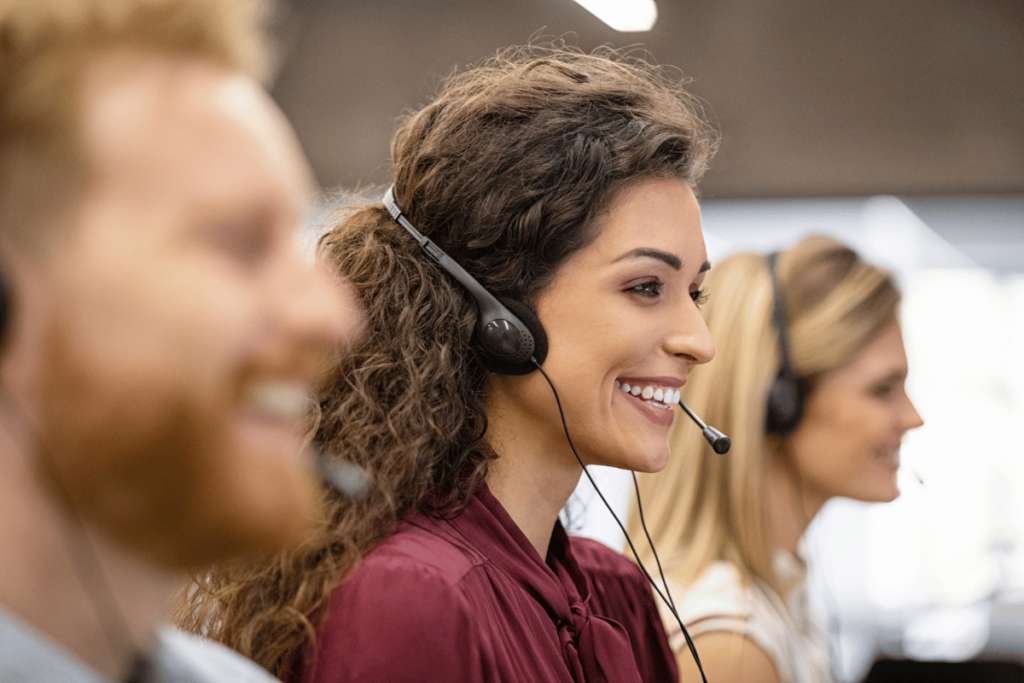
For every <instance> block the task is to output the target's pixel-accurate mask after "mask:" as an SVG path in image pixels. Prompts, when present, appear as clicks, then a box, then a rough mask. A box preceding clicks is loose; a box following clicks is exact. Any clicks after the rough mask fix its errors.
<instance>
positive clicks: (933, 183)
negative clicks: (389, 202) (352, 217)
mask: <svg viewBox="0 0 1024 683" xmlns="http://www.w3.org/2000/svg"><path fill="white" fill-rule="evenodd" d="M284 9H285V15H284V20H283V23H282V24H281V36H282V43H283V45H284V46H285V49H284V51H283V55H284V60H283V62H282V64H281V67H280V69H279V71H278V73H277V76H276V80H275V82H274V84H273V93H274V95H275V97H276V98H277V100H278V101H279V102H280V104H281V106H282V108H283V109H284V110H285V112H286V113H287V114H288V115H289V117H290V118H291V119H292V121H293V122H294V124H295V126H296V128H297V130H298V132H299V137H300V139H301V140H302V143H303V145H304V146H305V148H306V151H307V153H308V154H309V156H310V158H311V160H312V162H313V166H314V169H315V171H316V173H317V175H318V177H319V180H320V182H321V184H322V185H323V186H324V187H325V188H332V187H335V186H344V187H348V188H352V187H356V186H358V185H360V184H368V183H384V182H386V181H387V179H388V171H389V165H388V164H389V162H388V145H389V140H390V136H391V133H392V130H393V126H394V121H395V119H396V117H397V116H398V115H399V114H401V113H402V111H403V110H405V109H407V108H414V107H417V106H419V105H421V104H423V103H425V102H426V101H427V100H428V99H429V98H430V95H431V93H432V92H433V91H434V88H435V86H436V84H437V82H438V81H439V79H440V78H442V77H443V76H444V75H445V74H447V73H449V72H450V71H451V70H452V69H454V68H455V67H457V66H460V65H465V64H467V63H472V62H476V61H480V60H481V59H483V58H485V57H487V56H488V55H490V54H492V53H494V52H495V51H496V50H497V49H499V48H501V47H504V46H508V45H513V44H522V43H525V42H527V41H530V40H531V39H534V40H537V39H538V37H541V36H547V37H557V36H565V37H566V38H567V39H568V40H569V41H570V42H573V43H574V44H576V45H578V46H579V47H581V48H584V49H591V48H593V47H595V46H597V45H601V44H611V45H614V46H618V47H626V46H634V45H642V46H643V47H644V48H645V49H646V50H647V51H648V52H649V53H650V55H651V56H652V57H653V58H654V59H655V60H657V61H658V62H660V63H662V64H666V65H671V66H674V67H678V68H679V69H680V70H681V71H682V72H683V73H684V74H685V75H686V76H688V77H689V78H691V79H692V83H691V86H690V87H691V90H692V91H693V92H694V93H695V94H697V95H698V96H700V97H701V98H702V99H704V100H705V101H706V103H707V107H708V111H709V112H710V113H711V114H712V116H713V118H714V120H715V123H716V126H717V127H718V128H719V130H720V131H721V132H722V146H721V151H720V153H719V155H718V156H717V157H716V160H715V162H714V165H713V168H712V169H711V170H710V171H709V173H708V175H707V176H706V178H705V181H704V183H703V184H702V191H703V193H704V196H705V197H707V198H716V199H729V198H747V197H796V196H858V195H872V194H899V195H904V196H906V195H941V196H951V195H974V196H982V195H997V196H1001V197H1003V198H1005V197H1007V196H1009V197H1017V196H1018V195H1019V196H1021V197H1024V2H1021V1H1020V0H859V1H858V2H829V1H826V0H770V1H766V0H658V9H659V19H658V23H657V24H656V26H655V28H654V30H653V31H651V32H649V33H631V34H624V33H617V32H615V31H613V30H611V29H610V28H607V27H606V26H605V25H604V24H602V23H601V22H600V21H599V20H597V19H596V18H595V17H593V16H592V15H591V14H589V13H588V12H587V11H586V10H584V9H583V8H581V7H580V6H578V5H576V4H575V3H574V2H572V1H571V0H292V1H291V2H289V3H286V4H285V5H284Z"/></svg>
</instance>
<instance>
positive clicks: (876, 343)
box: [823, 320, 907, 385]
mask: <svg viewBox="0 0 1024 683" xmlns="http://www.w3.org/2000/svg"><path fill="white" fill-rule="evenodd" d="M830 374H831V376H832V380H833V381H834V382H837V383H842V384H856V385H861V384H870V383H873V382H877V381H879V380H880V379H885V378H889V377H893V378H897V379H902V378H904V377H905V376H906V374H907V352H906V350H905V348H904V346H903V333H902V332H901V330H900V325H899V322H898V321H896V320H892V321H891V322H890V323H889V324H888V325H886V326H885V327H884V328H883V329H882V331H881V332H879V333H878V334H877V335H875V337H874V338H873V339H872V340H871V341H869V342H868V343H867V345H866V346H864V348H862V349H861V350H860V351H858V352H857V353H856V354H854V356H853V357H852V358H851V359H850V361H849V362H848V363H846V364H845V365H843V366H842V367H839V368H836V369H835V370H834V371H833V372H832V373H830ZM828 380H829V375H826V376H825V381H828ZM823 384H824V382H823Z"/></svg>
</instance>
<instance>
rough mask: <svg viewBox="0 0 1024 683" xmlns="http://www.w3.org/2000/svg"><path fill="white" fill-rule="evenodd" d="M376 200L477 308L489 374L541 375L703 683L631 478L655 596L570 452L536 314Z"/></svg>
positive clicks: (390, 198)
mask: <svg viewBox="0 0 1024 683" xmlns="http://www.w3.org/2000/svg"><path fill="white" fill-rule="evenodd" d="M382 201H383V203H384V207H385V208H386V209H387V211H388V213H389V214H390V215H391V217H392V218H393V219H394V220H395V222H396V223H398V224H399V225H400V226H401V227H402V228H404V229H405V231H406V232H408V233H409V234H410V235H412V237H413V239H415V240H416V242H417V243H419V245H420V248H421V249H422V250H423V251H424V253H426V255H427V256H428V257H429V258H430V260H432V261H433V262H434V263H436V264H437V265H438V266H440V268H441V269H442V270H444V271H445V272H447V273H448V274H449V275H451V276H452V277H453V278H455V279H456V280H457V281H458V282H459V283H460V284H462V285H463V286H464V287H465V288H466V289H467V290H468V291H469V293H470V294H472V295H473V298H475V299H476V301H477V304H478V306H479V314H478V317H477V324H476V328H475V331H474V341H475V348H476V349H477V352H478V353H477V358H478V359H479V361H480V363H481V364H482V365H483V366H484V368H486V369H487V370H489V371H491V372H495V373H498V374H503V375H526V374H529V373H531V372H533V371H534V370H538V371H539V372H540V373H541V375H543V376H544V379H545V380H547V383H548V385H549V386H550V387H551V391H552V393H553V394H554V396H555V403H556V404H557V405H558V413H559V416H560V417H561V419H562V427H563V428H564V429H565V437H566V439H567V440H568V442H569V446H570V448H572V452H573V455H575V456H576V459H577V460H578V461H579V463H580V466H581V467H582V468H583V473H584V474H585V475H586V476H587V479H589V480H590V483H591V484H592V485H593V487H594V490H595V491H597V495H598V496H599V497H600V498H601V501H602V502H603V503H604V505H605V507H606V508H608V512H609V513H611V516H612V518H613V519H614V520H615V522H616V523H617V524H618V525H619V528H620V529H621V530H622V533H623V535H625V537H626V542H627V543H628V544H629V548H630V550H632V551H633V556H634V557H635V558H636V562H637V565H638V566H639V567H640V569H641V571H643V573H644V576H646V577H647V580H648V581H650V583H651V586H652V587H653V588H654V592H655V593H656V594H657V595H658V597H660V598H661V599H662V601H663V602H664V603H665V604H666V605H667V606H668V608H669V611H670V612H671V613H672V614H673V616H675V618H676V620H677V621H678V622H679V627H680V628H681V629H682V633H683V636H684V638H685V639H686V644H687V645H688V646H689V648H690V653H691V654H692V655H693V659H694V661H695V662H696V663H697V669H698V670H699V671H700V675H701V679H702V680H703V681H704V683H707V678H706V677H705V675H704V668H703V667H702V666H701V663H700V657H699V656H698V655H697V649H696V647H695V646H694V644H693V640H692V639H691V638H690V634H689V633H688V632H687V630H686V626H685V625H684V624H683V620H682V619H681V618H680V617H679V613H678V612H677V611H676V606H675V602H674V601H673V600H672V595H671V594H670V593H669V590H668V582H667V581H666V580H665V573H664V571H662V568H661V560H659V559H658V552H657V550H655V548H654V543H653V542H652V541H651V536H650V534H649V533H648V532H647V525H646V523H645V522H644V517H643V508H642V507H640V491H639V487H638V485H637V483H636V475H635V474H633V486H634V488H636V492H637V509H638V511H639V515H640V521H641V525H642V526H643V529H644V534H645V535H646V536H647V541H648V543H649V544H650V546H651V550H652V551H653V553H654V559H655V562H657V564H658V572H659V574H660V575H661V581H662V585H663V586H664V588H665V592H664V593H662V592H661V590H660V589H659V588H658V585H657V583H656V582H655V581H654V579H653V578H652V577H651V575H650V573H649V572H648V571H647V568H646V567H645V566H644V564H643V563H642V562H641V561H640V556H639V554H638V553H637V551H636V548H635V547H634V546H633V541H632V539H631V538H630V537H629V534H628V533H627V532H626V527H625V525H623V523H622V522H621V521H620V520H619V517H618V515H616V514H615V511H614V510H613V509H612V507H611V505H610V504H609V503H608V500H607V499H606V498H605V497H604V494H602V493H601V489H599V488H598V486H597V483H596V482H594V479H593V477H591V476H590V472H589V470H587V468H586V466H585V465H584V464H583V459H582V458H580V455H579V453H578V452H577V451H576V446H575V444H573V442H572V437H571V436H570V435H569V427H568V425H567V424H566V421H565V412H564V411H563V409H562V401H561V399H560V398H559V397H558V391H557V390H556V389H555V385H554V383H553V382H552V381H551V378H550V377H548V374H547V373H546V372H545V371H544V368H543V367H541V364H542V363H543V362H544V359H545V358H546V357H547V353H548V338H547V333H545V332H544V327H543V325H541V322H540V319H539V318H538V317H537V314H536V313H534V312H533V311H532V310H530V308H529V307H528V306H526V305H524V304H522V303H521V302H519V301H516V300H514V299H504V298H503V299H499V298H498V297H495V296H494V295H493V294H491V293H490V292H489V291H487V289H486V288H485V287H484V286H483V285H481V284H480V283H479V282H478V281H477V280H476V278H474V277H473V276H472V275H470V274H469V273H467V272H466V270H465V269H464V268H462V266H460V265H459V264H458V263H456V262H455V261H454V260H453V259H452V258H451V257H450V256H448V254H446V253H445V252H444V250H443V249H441V248H440V247H438V246H437V245H436V244H435V243H434V242H433V241H432V240H431V239H430V238H428V237H427V236H425V235H424V234H423V233H421V232H420V231H419V230H417V229H416V227H415V226H413V224H412V223H411V222H410V221H409V219H408V218H406V216H405V214H404V213H403V212H402V209H401V208H399V206H398V203H397V202H396V201H395V186H394V185H392V186H391V187H389V188H388V189H387V191H386V192H385V193H384V197H383V199H382ZM679 405H680V406H681V407H682V408H683V410H685V411H686V414H687V415H689V416H690V418H691V419H693V421H694V422H696V423H697V425H698V426H699V427H700V428H701V430H702V433H703V435H704V438H705V439H706V440H707V442H708V443H709V444H711V447H712V448H713V449H714V451H715V452H716V453H727V452H728V451H729V447H730V446H731V443H732V442H731V441H730V440H729V437H727V436H726V435H725V434H723V433H722V432H720V431H718V430H717V429H715V428H714V427H710V426H708V425H706V424H704V423H703V422H702V421H701V419H700V418H699V417H697V416H696V415H695V414H694V413H693V411H691V410H690V409H689V408H688V407H687V406H686V404H685V403H683V402H682V401H680V402H679Z"/></svg>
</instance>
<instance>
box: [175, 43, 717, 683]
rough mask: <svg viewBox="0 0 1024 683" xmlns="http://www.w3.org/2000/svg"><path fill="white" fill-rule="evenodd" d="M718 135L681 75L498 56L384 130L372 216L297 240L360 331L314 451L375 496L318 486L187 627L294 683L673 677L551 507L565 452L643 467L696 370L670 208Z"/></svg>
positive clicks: (616, 577)
mask: <svg viewBox="0 0 1024 683" xmlns="http://www.w3.org/2000/svg"><path fill="white" fill-rule="evenodd" d="M714 142H715V140H714V135H713V133H712V131H711V129H710V127H709V126H708V125H707V123H706V122H705V120H704V119H703V116H702V114H701V111H700V108H699V107H698V106H697V105H696V104H695V102H694V99H693V98H692V97H691V96H690V95H688V94H687V93H686V92H685V91H684V90H683V89H682V87H681V86H680V83H679V82H678V80H674V79H673V78H671V77H669V75H668V74H666V73H665V72H664V70H662V69H659V68H656V67H653V66H651V65H649V64H647V63H645V62H643V61H641V60H635V59H630V58H628V57H626V56H623V55H621V54H619V53H615V52H613V51H610V50H605V51H600V52H598V53H594V54H583V53H581V52H578V51H575V50H568V49H562V48H552V49H536V48H529V49H518V50H511V51H506V52H504V53H502V54H499V55H498V56H497V57H496V58H493V59H491V60H489V61H488V62H486V63H484V64H482V65H481V66H478V67H474V68H471V69H469V70H467V71H465V72H462V73H459V74H456V75H454V76H453V77H451V78H449V79H448V80H447V81H446V82H445V83H444V85H443V87H442V89H441V91H440V93H439V95H438V96H437V97H436V99H435V100H434V101H433V102H432V103H431V104H429V105H428V106H426V107H424V108H423V109H422V110H420V111H418V112H415V113H413V114H411V115H409V116H407V117H406V118H405V119H404V120H403V121H402V122H401V125H400V127H399V129H398V131H397V133H396V135H395V138H394V141H393V144H392V159H393V164H394V185H393V186H392V188H391V190H389V192H388V193H387V195H386V197H385V199H386V201H385V203H372V204H368V205H365V206H358V207H355V208H353V209H351V210H349V211H348V212H347V213H346V214H345V215H344V216H343V217H342V218H340V219H339V220H338V222H337V223H336V225H334V226H333V228H332V229H331V230H330V232H329V233H327V234H326V235H325V236H324V237H323V239H322V242H321V251H322V253H323V254H324V255H325V256H326V258H327V259H328V260H329V261H331V262H332V263H333V264H334V265H335V267H336V268H337V270H338V272H339V273H342V274H344V276H345V277H346V278H347V279H348V280H349V281H350V282H351V283H352V284H353V285H354V286H355V288H356V290H357V292H358V294H359V296H360V297H361V300H362V303H363V305H364V306H365V309H366V314H367V321H368V322H367V333H366V335H365V337H364V338H363V340H362V342H361V344H360V345H359V346H358V347H357V348H356V349H355V350H354V353H352V354H351V355H350V356H347V357H345V358H342V359H340V360H339V361H338V364H337V366H336V367H335V368H333V370H332V372H331V373H330V376H329V377H328V378H327V382H326V384H325V388H324V390H323V393H322V398H321V413H322V420H321V423H320V425H319V428H318V431H317V434H316V442H317V444H318V445H319V446H320V447H321V448H322V449H323V450H324V451H325V452H329V453H337V454H342V455H343V456H344V457H345V458H347V459H349V460H351V461H353V462H355V463H357V464H358V465H359V466H361V467H362V468H364V469H365V470H366V471H367V472H368V474H369V476H370V478H371V480H372V486H371V491H370V493H369V494H368V496H367V497H366V498H365V499H362V500H351V499H346V498H344V497H342V496H337V495H330V500H329V508H330V518H329V519H328V520H327V521H326V523H325V524H324V525H323V527H322V528H321V530H320V533H319V534H318V535H317V536H316V537H315V538H313V539H311V540H310V541H309V542H308V543H307V544H306V545H305V547H303V548H301V549H299V550H297V551H294V552H291V553H289V554H287V555H285V556H281V557H279V558H276V559H275V560H274V561H273V562H271V563H267V564H263V565H260V566H252V565H248V566H238V565H236V566H231V567H221V568H218V569H217V570H216V571H214V572H212V573H210V574H208V575H206V576H203V577H201V580H200V582H199V584H198V585H197V586H194V587H193V588H192V589H191V591H190V602H189V604H188V605H187V606H186V607H185V609H184V611H183V613H184V614H185V615H187V617H188V619H187V621H188V622H189V624H190V625H191V627H192V628H194V629H197V630H200V631H203V632H205V633H207V635H210V636H212V637H214V638H217V639H220V640H222V641H224V642H226V643H228V644H229V645H231V646H233V647H235V648H237V649H239V650H240V651H242V652H243V653H245V654H247V655H249V656H250V657H252V658H254V659H255V660H256V661H257V662H260V663H261V664H263V665H264V666H266V667H268V668H269V669H271V670H272V671H275V672H276V673H278V674H279V675H280V676H282V677H283V678H285V679H286V680H291V681H300V680H301V681H309V682H313V681H316V682H318V683H328V682H331V683H340V682H341V681H371V680H372V681H392V682H394V681H423V680H432V681H433V680H444V681H531V682H533V681H577V682H582V681H603V680H615V681H619V682H629V681H663V680H672V679H674V677H675V673H676V672H675V664H674V661H673V658H672V654H671V651H670V650H669V647H668V642H667V639H666V637H665V633H664V631H663V630H662V627H661V625H660V623H659V619H658V613H657V607H656V605H655V603H654V601H653V594H652V592H651V589H650V586H649V585H648V584H647V582H646V579H645V577H644V576H643V574H641V573H640V571H639V569H638V568H637V567H636V566H635V565H634V564H633V563H631V562H629V561H627V560H626V559H625V558H623V557H622V556H621V555H619V554H618V553H615V552H613V551H611V550H609V549H607V548H605V547H603V546H600V545H599V544H597V543H594V542H590V541H586V540H581V539H570V538H569V537H568V536H567V535H566V533H565V531H564V529H563V528H562V526H561V525H560V523H559V522H558V514H559V511H560V509H561V508H562V507H563V505H564V504H565V502H566V501H567V499H568V498H569V496H570V495H571V494H572V492H573V490H574V488H575V486H576V484H577V482H578V481H579V478H580V476H581V461H582V463H585V464H588V465H589V464H600V465H610V466H614V467H619V468H623V469H630V470H642V471H648V472H654V471H658V470H660V469H662V468H663V467H664V466H665V464H666V462H667V460H668V454H669V449H668V438H667V437H668V429H669V426H670V425H671V423H672V420H673V416H674V412H673V409H672V404H673V402H674V401H675V400H677V393H678V390H679V388H680V387H681V386H682V385H683V384H684V383H685V381H686V378H687V375H688V373H689V372H690V370H691V369H692V368H693V367H694V366H695V365H697V364H699V363H704V362H707V361H708V360H710V359H711V357H712V356H713V354H714V346H713V344H712V341H711V337H710V335H709V334H708V330H707V328H706V326H705V324H704V321H703V319H702V318H701V314H700V311H699V310H698V303H699V302H700V300H701V291H702V289H701V285H702V282H703V280H704V278H705V274H706V271H707V269H708V267H709V265H708V262H707V254H706V249H705V246H704V239H703V235H702V232H701V222H700V211H699V208H698V204H697V200H696V198H695V194H694V190H695V184H696V182H697V180H698V179H699V178H700V176H701V175H702V173H703V171H704V169H705V167H706V165H707V163H708V160H709V158H710V156H711V154H712V152H713V149H714ZM414 233H422V236H424V237H425V239H429V240H430V241H431V245H430V246H428V248H427V253H424V250H423V249H421V247H420V246H419V244H418V243H417V242H418V241H421V240H420V239H419V238H417V237H415V236H414ZM439 250H443V252H444V253H445V254H446V256H447V257H450V260H451V262H454V263H455V264H457V267H461V268H462V269H465V271H466V273H467V274H468V275H469V276H471V277H472V278H474V279H475V280H476V281H478V282H479V283H480V285H482V287H484V288H486V290H488V291H489V292H490V293H493V295H494V296H495V297H497V298H498V299H499V300H500V301H501V302H502V304H503V305H504V306H505V310H498V311H497V313H495V312H494V311H493V310H490V311H489V310H482V309H488V308H490V307H491V303H488V302H487V301H484V303H483V304H481V303H480V301H481V297H482V296H483V295H481V294H480V293H479V291H477V292H471V291H470V290H469V289H467V288H466V287H465V286H464V284H463V283H462V282H460V281H457V279H456V278H455V277H453V276H452V275H451V274H449V272H446V270H445V269H443V268H442V267H439V264H438V263H437V262H436V261H437V260H439V259H440V260H441V261H444V259H445V257H444V256H442V255H440V253H439ZM451 269H452V267H451V266H450V265H449V266H448V270H451ZM464 280H465V278H464ZM483 298H484V299H486V297H485V296H484V297H483ZM496 310H497V309H496ZM512 313H514V316H515V317H517V318H519V319H520V320H521V322H522V324H523V325H524V326H525V327H526V328H527V330H528V331H526V332H524V333H523V334H520V333H519V331H518V330H516V331H514V332H513V333H512V334H513V336H514V337H515V338H514V339H509V338H508V337H507V336H505V333H504V332H502V329H503V328H502V325H506V327H508V325H507V323H502V322H501V321H502V320H506V319H508V318H509V317H510V315H511V314H512ZM486 316H490V318H494V317H495V316H496V317H497V320H496V321H492V322H493V324H487V322H486V321H485V322H484V323H478V318H481V317H486ZM490 318H488V319H490ZM506 331H507V330H506ZM495 337H496V338H495ZM525 338H529V339H525ZM520 343H522V344H524V345H525V351H523V354H524V355H521V356H519V357H516V358H510V357H509V356H508V355H503V354H506V352H514V351H515V350H516V348H515V347H517V346H518V345H519V344H520ZM488 349H489V350H488ZM520 350H522V349H520ZM512 355H514V353H513V354H512ZM552 385H553V386H552ZM553 388H554V389H557V392H558V394H557V396H558V398H557V399H556V394H555V393H554V391H553ZM563 411H564V424H563V417H562V414H563ZM566 431H568V433H569V434H571V438H572V440H573V444H574V445H575V449H574V448H573V446H572V445H570V441H569V439H568V438H567V435H566ZM574 450H575V451H576V452H577V453H578V457H579V459H577V455H576V454H575V453H574Z"/></svg>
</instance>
